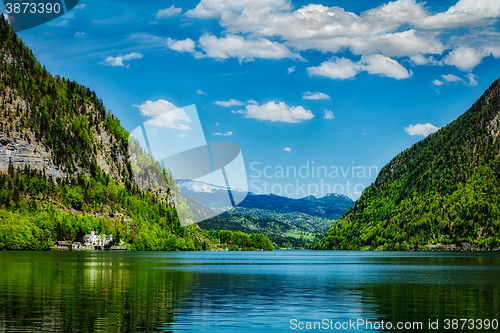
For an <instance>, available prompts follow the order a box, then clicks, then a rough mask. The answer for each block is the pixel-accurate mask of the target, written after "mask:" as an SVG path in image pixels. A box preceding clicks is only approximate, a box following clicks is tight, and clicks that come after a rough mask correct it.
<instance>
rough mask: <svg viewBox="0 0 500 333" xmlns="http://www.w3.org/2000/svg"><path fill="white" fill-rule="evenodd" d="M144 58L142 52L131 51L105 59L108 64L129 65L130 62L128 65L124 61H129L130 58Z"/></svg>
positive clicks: (115, 65) (116, 65)
mask: <svg viewBox="0 0 500 333" xmlns="http://www.w3.org/2000/svg"><path fill="white" fill-rule="evenodd" d="M141 58H142V54H140V53H135V52H133V53H129V54H126V55H124V56H118V57H107V58H106V59H105V60H104V61H105V63H106V64H108V65H110V66H112V67H127V68H128V67H129V66H130V64H128V65H127V66H125V65H124V64H123V62H124V61H129V60H133V59H141Z"/></svg>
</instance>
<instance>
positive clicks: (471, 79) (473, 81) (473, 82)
mask: <svg viewBox="0 0 500 333" xmlns="http://www.w3.org/2000/svg"><path fill="white" fill-rule="evenodd" d="M466 77H467V78H468V79H469V85H470V86H477V81H476V76H475V75H474V74H472V73H468V74H467V75H466Z"/></svg>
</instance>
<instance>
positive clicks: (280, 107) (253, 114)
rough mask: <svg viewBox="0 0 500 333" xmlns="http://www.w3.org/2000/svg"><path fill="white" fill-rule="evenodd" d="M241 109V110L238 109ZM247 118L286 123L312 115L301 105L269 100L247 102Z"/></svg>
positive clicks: (298, 121) (296, 121)
mask: <svg viewBox="0 0 500 333" xmlns="http://www.w3.org/2000/svg"><path fill="white" fill-rule="evenodd" d="M240 111H241V110H240ZM245 115H246V117H247V118H254V119H259V120H261V121H262V120H269V121H279V122H286V123H300V122H302V121H303V120H309V119H312V118H313V117H314V115H313V114H312V112H311V111H309V110H306V109H304V108H303V107H302V106H288V105H286V104H285V102H279V103H278V104H276V102H274V101H271V102H268V103H266V104H263V105H255V104H249V105H247V106H246V112H245Z"/></svg>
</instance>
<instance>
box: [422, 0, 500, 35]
mask: <svg viewBox="0 0 500 333" xmlns="http://www.w3.org/2000/svg"><path fill="white" fill-rule="evenodd" d="M499 16H500V2H499V1H497V0H460V1H458V2H457V3H456V4H455V5H453V6H451V7H450V8H448V10H447V11H446V12H443V13H438V14H436V15H433V16H428V17H426V18H425V19H423V20H421V21H417V22H415V25H417V26H420V27H424V28H434V29H438V28H458V27H471V26H478V25H483V24H487V23H488V22H487V20H491V19H495V18H498V17H499Z"/></svg>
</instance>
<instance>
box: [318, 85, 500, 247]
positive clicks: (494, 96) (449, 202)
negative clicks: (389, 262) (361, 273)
mask: <svg viewBox="0 0 500 333" xmlns="http://www.w3.org/2000/svg"><path fill="white" fill-rule="evenodd" d="M499 176H500V80H497V81H495V82H494V83H493V84H492V85H491V86H490V87H489V89H487V90H486V92H485V93H484V94H483V96H482V97H480V98H479V99H478V100H477V101H476V102H475V103H474V105H472V107H471V108H470V109H469V110H468V111H467V112H465V113H464V114H462V115H461V116H460V117H459V118H457V119H456V120H455V121H453V122H452V123H450V124H448V125H447V126H445V127H443V128H442V129H440V130H439V131H437V132H436V133H433V134H431V135H429V136H428V137H426V138H425V139H423V140H422V141H420V142H418V143H416V144H414V145H413V146H412V147H410V148H409V149H407V150H405V151H404V152H402V153H400V154H398V155H397V156H396V157H394V158H393V159H392V160H391V161H390V162H389V163H388V164H387V165H386V166H385V167H384V168H383V169H382V170H381V171H380V174H379V175H378V177H377V179H376V180H375V182H374V183H373V184H372V185H371V186H369V187H368V188H366V189H365V191H364V192H363V194H362V195H361V197H360V198H359V199H358V201H356V203H355V204H354V206H352V207H351V209H349V211H348V212H347V213H346V214H345V215H344V216H342V218H341V219H339V220H338V221H337V223H335V224H334V225H333V226H332V228H331V229H330V230H329V231H328V233H327V234H326V235H325V237H324V238H323V239H322V240H321V241H320V242H318V243H317V244H315V245H314V248H317V249H344V250H347V249H349V250H353V249H382V250H408V249H432V248H436V247H437V248H441V249H448V250H452V249H455V250H457V249H475V248H476V249H490V250H492V249H498V247H499V246H500V208H499V205H498V203H499V202H500V177H499Z"/></svg>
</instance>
